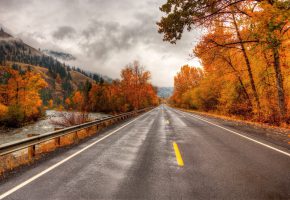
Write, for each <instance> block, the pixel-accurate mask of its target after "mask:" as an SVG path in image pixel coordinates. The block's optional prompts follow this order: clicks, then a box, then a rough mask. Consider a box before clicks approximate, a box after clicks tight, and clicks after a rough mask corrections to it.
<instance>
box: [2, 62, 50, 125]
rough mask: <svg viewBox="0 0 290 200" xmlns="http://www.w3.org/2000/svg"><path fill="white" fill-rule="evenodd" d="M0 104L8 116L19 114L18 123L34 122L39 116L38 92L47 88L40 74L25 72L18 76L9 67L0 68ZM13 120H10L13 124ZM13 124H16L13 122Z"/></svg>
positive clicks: (40, 102) (40, 104)
mask: <svg viewBox="0 0 290 200" xmlns="http://www.w3.org/2000/svg"><path fill="white" fill-rule="evenodd" d="M0 71H1V77H0V79H1V82H2V84H1V87H0V88H1V90H0V91H1V93H0V101H1V102H0V103H1V104H2V105H4V106H6V107H8V113H9V112H10V115H9V114H8V116H7V120H9V119H8V118H9V116H11V115H14V114H16V113H19V116H21V120H19V123H21V122H22V120H24V121H29V120H34V119H36V118H38V117H39V116H40V115H41V110H40V108H41V106H42V101H41V98H40V90H41V89H43V88H45V87H46V86H47V83H46V82H45V81H44V80H43V79H42V77H41V76H40V74H37V73H34V72H32V71H25V72H24V73H22V74H20V73H19V72H18V71H16V70H13V69H11V68H9V67H1V68H0ZM13 120H14V119H11V120H10V121H11V123H13ZM15 124H17V122H16V121H15Z"/></svg>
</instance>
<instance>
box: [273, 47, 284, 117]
mask: <svg viewBox="0 0 290 200" xmlns="http://www.w3.org/2000/svg"><path fill="white" fill-rule="evenodd" d="M272 50H273V56H274V69H275V78H276V87H277V97H278V105H279V111H280V116H281V118H282V121H284V120H285V117H286V104H285V94H284V88H283V77H282V72H281V66H280V56H279V51H278V48H277V47H274V48H272Z"/></svg>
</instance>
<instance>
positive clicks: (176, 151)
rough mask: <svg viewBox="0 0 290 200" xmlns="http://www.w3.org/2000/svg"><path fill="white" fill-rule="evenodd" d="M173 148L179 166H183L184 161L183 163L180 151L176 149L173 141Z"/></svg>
mask: <svg viewBox="0 0 290 200" xmlns="http://www.w3.org/2000/svg"><path fill="white" fill-rule="evenodd" d="M173 149H174V151H175V156H176V161H177V164H178V165H179V166H180V167H183V166H184V163H183V160H182V157H181V154H180V151H179V149H178V146H177V144H176V142H173Z"/></svg>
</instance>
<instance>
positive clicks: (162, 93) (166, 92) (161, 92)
mask: <svg viewBox="0 0 290 200" xmlns="http://www.w3.org/2000/svg"><path fill="white" fill-rule="evenodd" d="M172 93H173V87H158V96H159V97H162V98H168V97H170V96H171V95H172Z"/></svg>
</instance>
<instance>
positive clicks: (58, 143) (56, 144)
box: [55, 137, 60, 147]
mask: <svg viewBox="0 0 290 200" xmlns="http://www.w3.org/2000/svg"><path fill="white" fill-rule="evenodd" d="M55 146H56V147H59V146H60V137H57V138H55Z"/></svg>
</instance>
